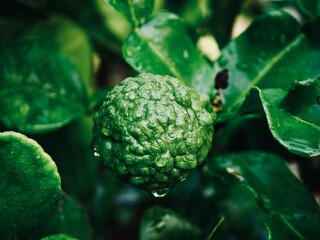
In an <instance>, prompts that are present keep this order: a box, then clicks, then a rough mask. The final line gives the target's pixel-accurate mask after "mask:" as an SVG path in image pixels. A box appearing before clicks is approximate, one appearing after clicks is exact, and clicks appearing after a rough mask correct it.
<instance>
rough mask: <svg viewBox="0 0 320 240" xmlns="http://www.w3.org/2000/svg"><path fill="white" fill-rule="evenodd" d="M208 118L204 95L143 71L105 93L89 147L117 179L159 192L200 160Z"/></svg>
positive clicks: (207, 141) (206, 147) (209, 130)
mask: <svg viewBox="0 0 320 240" xmlns="http://www.w3.org/2000/svg"><path fill="white" fill-rule="evenodd" d="M214 120H215V114H214V113H213V111H212V106H211V103H210V99H209V97H208V96H207V95H205V94H200V93H198V92H197V91H195V90H193V89H191V88H189V87H187V86H186V85H184V83H182V82H181V81H179V80H178V79H176V78H173V77H170V76H160V75H154V74H148V73H144V74H140V75H139V76H137V77H135V78H127V79H125V80H123V81H122V82H121V83H120V84H119V85H118V86H116V87H115V88H114V89H113V90H112V91H111V92H109V93H108V94H107V96H106V98H105V100H104V102H103V104H102V105H101V107H100V109H99V110H98V112H97V113H96V115H95V117H94V129H93V134H94V138H93V148H94V151H95V154H96V155H99V156H100V157H101V158H102V159H103V161H104V162H105V164H106V166H107V167H108V168H110V169H112V170H113V171H115V172H116V174H117V175H118V176H120V177H121V178H122V179H125V180H126V181H128V182H130V183H132V184H133V185H135V186H137V187H139V188H142V189H145V190H147V191H148V192H150V193H152V194H153V195H154V196H162V195H164V194H165V193H167V192H168V191H169V189H170V188H171V187H172V186H174V185H175V184H176V183H177V182H180V181H183V180H185V179H186V178H187V176H188V175H189V173H190V172H191V170H192V169H194V168H196V167H197V166H199V165H200V164H201V163H202V162H203V161H204V159H205V158H206V156H207V154H208V152H209V151H210V148H211V143H212V137H213V124H214Z"/></svg>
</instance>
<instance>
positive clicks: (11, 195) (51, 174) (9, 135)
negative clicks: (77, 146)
mask: <svg viewBox="0 0 320 240" xmlns="http://www.w3.org/2000/svg"><path fill="white" fill-rule="evenodd" d="M0 168H1V171H0V180H1V185H0V191H1V196H0V205H1V209H0V215H1V220H0V221H1V224H0V238H1V239H16V238H17V237H19V234H20V233H25V232H28V231H30V230H31V229H32V228H34V227H37V226H38V225H40V224H41V223H42V222H43V221H45V220H46V218H47V217H49V215H50V214H51V213H52V212H53V211H54V210H55V208H56V207H57V205H58V201H59V199H60V194H61V188H60V176H59V174H58V171H57V167H56V165H55V163H54V162H53V161H52V159H51V157H50V156H49V155H48V154H47V153H45V152H44V151H43V149H42V148H41V146H40V145H39V144H38V143H37V142H35V141H34V140H32V139H30V138H27V137H26V136H24V135H22V134H20V133H16V132H3V133H0Z"/></svg>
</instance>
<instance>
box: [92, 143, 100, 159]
mask: <svg viewBox="0 0 320 240" xmlns="http://www.w3.org/2000/svg"><path fill="white" fill-rule="evenodd" d="M92 148H93V155H94V156H95V157H100V153H99V152H98V149H97V146H96V145H95V144H94V145H93V147H92Z"/></svg>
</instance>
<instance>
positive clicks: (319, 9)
mask: <svg viewBox="0 0 320 240" xmlns="http://www.w3.org/2000/svg"><path fill="white" fill-rule="evenodd" d="M297 3H298V6H299V7H300V8H301V10H302V11H303V12H304V13H306V14H307V15H308V16H309V17H310V18H315V17H317V16H319V15H320V1H319V0H297Z"/></svg>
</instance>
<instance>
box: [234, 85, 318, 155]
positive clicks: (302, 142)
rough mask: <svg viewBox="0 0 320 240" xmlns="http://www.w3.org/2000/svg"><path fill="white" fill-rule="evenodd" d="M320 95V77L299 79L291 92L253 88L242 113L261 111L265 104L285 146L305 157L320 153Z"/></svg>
mask: <svg viewBox="0 0 320 240" xmlns="http://www.w3.org/2000/svg"><path fill="white" fill-rule="evenodd" d="M319 96H320V80H319V79H309V80H305V81H301V82H296V83H295V84H294V85H293V86H292V88H291V89H290V91H289V93H286V92H285V91H283V90H281V89H266V90H261V89H259V88H253V89H252V90H251V91H250V94H249V95H248V97H247V99H246V101H245V103H244V105H243V106H242V107H241V109H240V114H246V113H249V112H256V111H260V110H259V108H261V106H262V109H263V111H264V112H265V114H266V117H267V120H268V124H269V128H270V131H271V133H272V135H273V136H274V138H275V139H276V140H277V141H279V143H280V144H281V145H283V146H284V147H285V148H287V149H288V150H289V151H291V152H292V153H295V154H298V155H301V156H304V157H314V156H319V155H320V140H319V136H320V104H319V102H318V101H319ZM257 104H259V105H257Z"/></svg>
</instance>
